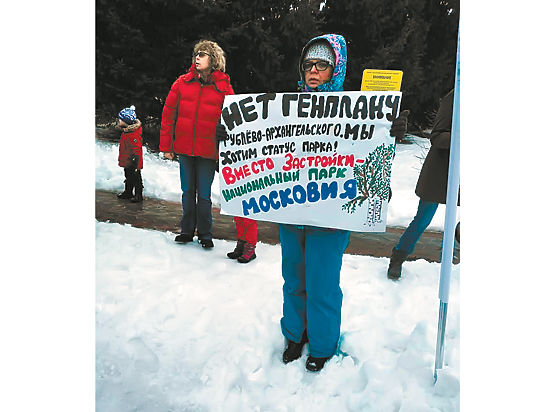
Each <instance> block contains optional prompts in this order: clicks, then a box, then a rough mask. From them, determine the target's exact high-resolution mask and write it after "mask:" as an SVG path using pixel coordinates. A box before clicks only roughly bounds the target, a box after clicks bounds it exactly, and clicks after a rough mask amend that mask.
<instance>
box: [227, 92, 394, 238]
mask: <svg viewBox="0 0 550 412" xmlns="http://www.w3.org/2000/svg"><path fill="white" fill-rule="evenodd" d="M400 99H401V92H398V91H388V92H364V91H363V92H332V93H264V94H252V95H233V96H226V98H225V101H224V105H223V110H222V123H223V124H224V125H225V126H226V129H227V132H228V135H229V138H228V140H227V141H226V142H222V143H221V144H220V190H221V195H222V196H221V201H222V213H224V214H228V215H233V216H243V217H248V218H251V219H256V220H266V221H271V222H279V223H293V224H301V225H314V226H322V227H331V228H340V229H348V230H354V231H361V232H366V231H370V232H380V231H385V229H386V211H387V204H388V197H389V191H390V176H391V163H392V160H393V155H394V152H395V143H394V138H392V137H390V135H389V129H390V127H391V123H392V122H393V120H394V119H395V118H396V117H397V116H398V115H399V104H400Z"/></svg>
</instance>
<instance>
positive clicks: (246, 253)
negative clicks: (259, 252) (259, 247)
mask: <svg viewBox="0 0 550 412" xmlns="http://www.w3.org/2000/svg"><path fill="white" fill-rule="evenodd" d="M254 259H256V246H254V245H253V244H252V243H248V242H245V243H244V249H243V254H242V255H241V256H239V257H238V259H237V260H238V261H239V263H248V262H250V261H251V260H254Z"/></svg>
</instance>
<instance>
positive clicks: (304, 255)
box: [279, 224, 350, 358]
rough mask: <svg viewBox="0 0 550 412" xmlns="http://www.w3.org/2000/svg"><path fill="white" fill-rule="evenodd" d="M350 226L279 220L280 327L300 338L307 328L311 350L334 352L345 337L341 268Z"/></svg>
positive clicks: (323, 353) (318, 354)
mask: <svg viewBox="0 0 550 412" xmlns="http://www.w3.org/2000/svg"><path fill="white" fill-rule="evenodd" d="M349 236H350V233H349V231H347V230H339V229H337V230H334V229H326V228H320V227H314V226H296V225H286V224H280V225H279V239H280V241H281V255H282V272H283V279H284V285H283V299H284V300H283V317H282V318H281V330H282V332H283V335H284V336H285V337H286V338H287V339H288V340H290V341H293V342H299V341H300V339H301V337H302V334H303V332H304V330H306V329H307V336H308V339H309V353H310V355H311V356H314V357H319V358H321V357H330V356H332V355H334V353H335V352H336V349H337V347H338V340H339V339H340V323H341V311H342V298H343V294H342V289H340V269H341V268H342V257H343V255H344V251H345V250H346V247H347V245H348V243H349Z"/></svg>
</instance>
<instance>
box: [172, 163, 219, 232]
mask: <svg viewBox="0 0 550 412" xmlns="http://www.w3.org/2000/svg"><path fill="white" fill-rule="evenodd" d="M178 159H179V163H180V183H181V192H182V195H181V205H182V209H183V216H182V218H181V233H182V234H186V235H194V234H195V229H197V232H198V233H197V234H198V236H199V239H205V240H206V239H210V240H212V201H211V200H210V197H211V195H212V181H213V180H214V174H215V172H216V161H215V160H212V159H205V158H202V157H198V156H185V155H178Z"/></svg>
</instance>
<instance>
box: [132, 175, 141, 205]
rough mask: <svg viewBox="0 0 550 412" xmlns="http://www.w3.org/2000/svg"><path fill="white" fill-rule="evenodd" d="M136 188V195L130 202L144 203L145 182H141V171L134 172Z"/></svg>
mask: <svg viewBox="0 0 550 412" xmlns="http://www.w3.org/2000/svg"><path fill="white" fill-rule="evenodd" d="M134 188H135V193H136V194H135V195H134V196H133V197H132V198H131V199H130V202H132V203H141V202H143V181H142V180H141V172H140V171H139V169H136V170H134Z"/></svg>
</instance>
